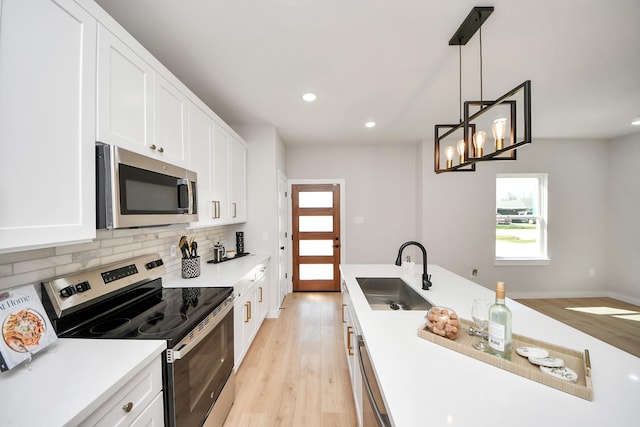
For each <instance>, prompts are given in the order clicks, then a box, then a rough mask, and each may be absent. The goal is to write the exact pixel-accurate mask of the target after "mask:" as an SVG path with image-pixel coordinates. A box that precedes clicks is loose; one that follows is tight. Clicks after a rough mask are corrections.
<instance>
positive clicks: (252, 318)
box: [244, 282, 258, 350]
mask: <svg viewBox="0 0 640 427" xmlns="http://www.w3.org/2000/svg"><path fill="white" fill-rule="evenodd" d="M245 305H246V310H247V317H246V318H245V323H244V327H245V332H244V347H245V349H247V350H248V349H249V347H251V343H252V342H253V339H254V338H255V337H256V333H257V332H258V328H257V325H258V320H257V319H258V317H257V316H258V313H257V309H258V287H257V286H255V282H254V283H252V284H251V286H250V287H249V288H248V290H247V300H246V302H245Z"/></svg>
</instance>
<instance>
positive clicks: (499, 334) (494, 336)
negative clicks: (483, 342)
mask: <svg viewBox="0 0 640 427" xmlns="http://www.w3.org/2000/svg"><path fill="white" fill-rule="evenodd" d="M504 335H505V328H504V325H501V324H500V323H496V322H489V347H491V348H493V349H494V350H497V351H504Z"/></svg>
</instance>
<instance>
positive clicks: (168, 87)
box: [150, 73, 187, 166]
mask: <svg viewBox="0 0 640 427" xmlns="http://www.w3.org/2000/svg"><path fill="white" fill-rule="evenodd" d="M154 81H155V85H154V92H153V97H154V103H153V105H154V123H155V126H154V131H155V132H154V136H155V142H154V144H152V145H151V146H150V148H152V149H153V150H154V152H155V155H156V157H158V158H160V159H162V160H164V161H166V162H168V163H172V164H175V165H179V166H186V165H187V146H186V141H187V97H186V95H184V94H183V93H182V92H180V91H179V90H178V89H177V88H176V87H175V86H174V85H173V84H171V83H170V82H169V81H168V80H166V79H165V78H164V77H162V76H161V75H160V74H158V73H155V76H154Z"/></svg>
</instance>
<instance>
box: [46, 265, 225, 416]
mask: <svg viewBox="0 0 640 427" xmlns="http://www.w3.org/2000/svg"><path fill="white" fill-rule="evenodd" d="M164 273H165V267H164V263H163V261H162V259H161V258H160V257H159V256H158V255H157V254H151V255H144V256H140V257H137V258H134V259H131V260H126V261H122V262H119V263H115V264H111V265H108V266H103V267H100V268H97V269H94V270H90V271H86V272H80V273H77V274H73V275H70V276H67V277H61V278H58V279H55V280H51V281H48V282H44V283H43V284H42V300H43V304H44V306H45V309H46V311H47V314H48V315H49V317H50V319H51V321H52V324H53V327H54V329H55V331H56V333H57V335H58V337H60V338H91V339H138V340H140V339H143V340H144V339H152V340H165V341H166V343H167V350H166V351H165V352H164V354H163V356H162V359H163V393H164V408H165V425H166V426H179V427H192V426H193V427H196V426H197V427H200V426H202V424H203V423H204V421H205V420H208V422H209V421H210V420H217V421H215V422H214V423H215V424H214V425H222V423H223V422H224V419H225V418H226V415H227V414H228V412H229V410H230V409H231V405H232V404H233V401H234V397H235V389H234V387H235V386H234V377H233V360H234V354H233V351H234V338H233V288H232V287H219V288H163V287H162V279H161V276H162V275H163V274H164ZM69 369H73V367H72V366H70V367H69Z"/></svg>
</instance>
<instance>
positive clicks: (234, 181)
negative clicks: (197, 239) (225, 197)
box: [229, 138, 247, 222]
mask: <svg viewBox="0 0 640 427" xmlns="http://www.w3.org/2000/svg"><path fill="white" fill-rule="evenodd" d="M229 164H230V168H231V172H230V176H231V178H230V180H231V183H230V185H229V193H230V194H229V201H230V203H231V219H232V221H233V222H244V221H246V220H247V146H246V145H245V143H244V142H243V141H241V140H239V139H236V138H231V142H230V160H229Z"/></svg>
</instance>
